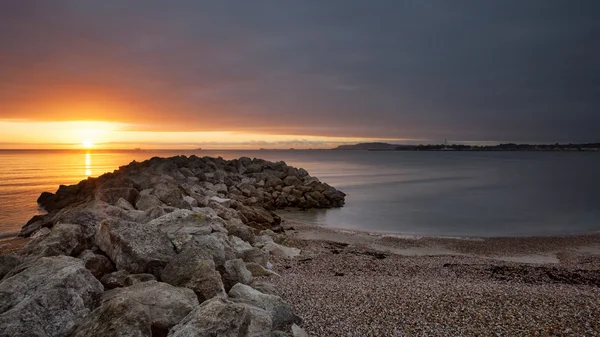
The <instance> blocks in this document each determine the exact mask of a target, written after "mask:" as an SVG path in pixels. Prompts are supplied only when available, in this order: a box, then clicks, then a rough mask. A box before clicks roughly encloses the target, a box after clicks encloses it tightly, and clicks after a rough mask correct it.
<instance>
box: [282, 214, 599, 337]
mask: <svg viewBox="0 0 600 337" xmlns="http://www.w3.org/2000/svg"><path fill="white" fill-rule="evenodd" d="M283 227H284V229H287V230H286V231H285V235H286V237H289V238H288V239H287V243H289V244H290V245H294V244H295V245H296V247H297V248H301V249H302V254H301V255H300V257H298V258H295V259H293V260H279V261H277V263H275V271H276V272H277V273H278V274H279V275H280V277H276V278H274V279H273V278H271V280H270V281H271V282H274V284H275V289H277V291H278V295H279V296H281V297H282V298H283V299H284V300H286V301H288V302H289V303H291V305H292V307H293V308H294V310H295V311H296V312H298V314H299V315H300V316H301V317H303V318H304V319H305V321H304V325H303V327H304V328H305V329H306V331H307V332H308V333H309V334H310V335H311V336H431V335H434V336H441V335H468V336H471V335H490V334H497V335H503V336H504V335H508V336H530V335H540V336H548V335H552V336H554V335H556V336H580V335H586V336H598V335H599V331H600V322H598V321H597V319H594V318H593V317H600V301H598V298H600V235H598V234H595V235H586V236H562V237H527V238H513V237H510V238H483V239H482V240H464V239H448V238H443V239H440V238H433V237H419V238H415V237H410V238H407V237H402V238H396V237H389V236H384V235H373V234H372V233H365V232H361V231H348V230H332V229H329V228H323V227H318V226H314V225H311V224H305V223H299V222H293V221H289V220H286V221H284V223H283ZM550 253H552V254H553V255H550Z"/></svg>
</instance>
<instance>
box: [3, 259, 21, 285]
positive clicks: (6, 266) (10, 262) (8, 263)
mask: <svg viewBox="0 0 600 337" xmlns="http://www.w3.org/2000/svg"><path fill="white" fill-rule="evenodd" d="M20 264H21V259H19V258H18V257H16V256H14V255H8V254H0V280H2V279H3V278H4V275H6V274H8V273H9V272H10V271H11V270H13V268H15V267H16V266H18V265H20Z"/></svg>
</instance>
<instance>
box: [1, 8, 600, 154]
mask: <svg viewBox="0 0 600 337" xmlns="http://www.w3.org/2000/svg"><path fill="white" fill-rule="evenodd" d="M598 17H600V2H598V1H596V0H578V1H567V0H564V1H555V0H529V1H522V0H496V1H492V0H490V1H480V0H471V1H465V0H456V1H446V0H428V1H417V0H414V1H402V0H389V1H388V0H378V1H362V0H361V1H358V0H327V1H323V0H303V1H292V0H280V1H273V0H269V1H267V0H254V1H241V0H240V1H231V0H215V1H210V0H205V1H195V0H180V1H177V0H172V1H155V0H140V1H137V0H128V1H120V0H118V1H116V0H103V1H88V0H53V1H45V0H37V1H34V0H5V1H0V148H11V147H12V148H32V147H78V146H80V145H81V144H82V143H83V142H85V141H87V142H93V143H94V144H95V146H98V147H125V148H128V147H154V148H169V147H177V148H197V147H203V148H205V147H206V148H257V147H265V148H271V147H275V148H288V147H297V148H303V147H311V148H320V147H331V146H333V145H336V144H345V143H353V142H359V141H388V142H394V143H442V142H443V141H444V139H448V140H449V142H474V143H478V142H479V143H482V142H507V141H514V142H538V143H546V142H550V143H554V142H597V141H600V111H599V110H600V43H598V37H599V36H600V20H598Z"/></svg>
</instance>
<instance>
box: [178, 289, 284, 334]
mask: <svg viewBox="0 0 600 337" xmlns="http://www.w3.org/2000/svg"><path fill="white" fill-rule="evenodd" d="M271 327H272V322H271V319H270V315H269V313H268V312H266V311H265V310H261V309H260V308H255V307H252V306H249V305H247V304H243V303H233V302H230V301H227V300H224V299H221V298H214V299H212V300H209V301H206V302H204V303H202V305H200V306H199V307H198V308H196V309H195V310H194V311H192V312H191V313H190V314H189V315H188V316H187V317H185V318H184V319H183V320H182V321H181V322H179V324H177V325H176V326H174V327H173V329H171V331H170V332H169V337H189V336H223V337H237V336H245V337H265V336H270V335H271Z"/></svg>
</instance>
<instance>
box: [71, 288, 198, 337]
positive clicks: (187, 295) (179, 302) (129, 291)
mask: <svg viewBox="0 0 600 337" xmlns="http://www.w3.org/2000/svg"><path fill="white" fill-rule="evenodd" d="M122 299H128V300H132V301H133V302H135V303H138V304H140V305H141V306H142V307H138V306H132V307H130V308H129V309H130V310H132V311H137V312H140V311H145V312H146V313H147V314H148V318H149V323H150V325H151V326H152V327H153V328H154V329H156V330H158V331H161V332H163V333H164V334H166V331H168V330H169V329H170V328H171V327H173V326H174V325H175V324H177V323H178V322H179V321H181V320H182V319H183V318H184V317H185V316H186V315H187V314H189V313H190V312H191V311H192V310H193V309H194V307H196V306H198V305H199V302H198V298H197V297H196V295H195V294H194V292H193V291H191V290H190V289H186V288H179V287H173V286H171V285H169V284H166V283H163V282H156V281H149V282H142V283H136V284H134V285H132V286H129V287H126V288H116V289H112V290H109V291H107V292H105V293H104V297H103V299H102V306H101V307H100V309H101V308H103V307H106V306H108V307H109V308H110V307H112V308H115V309H118V308H119V307H120V305H118V303H119V302H117V305H115V304H114V303H113V302H114V301H115V300H117V301H118V300H122ZM103 311H110V310H108V309H105V310H103ZM101 314H102V312H100V313H94V315H92V317H91V319H90V320H95V321H96V322H98V323H100V324H99V326H100V327H102V325H108V326H110V324H112V323H111V322H110V321H108V320H106V319H104V318H103V317H102V315H101ZM140 315H141V316H143V314H140ZM94 316H97V317H94ZM82 336H83V335H82Z"/></svg>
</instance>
